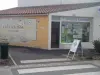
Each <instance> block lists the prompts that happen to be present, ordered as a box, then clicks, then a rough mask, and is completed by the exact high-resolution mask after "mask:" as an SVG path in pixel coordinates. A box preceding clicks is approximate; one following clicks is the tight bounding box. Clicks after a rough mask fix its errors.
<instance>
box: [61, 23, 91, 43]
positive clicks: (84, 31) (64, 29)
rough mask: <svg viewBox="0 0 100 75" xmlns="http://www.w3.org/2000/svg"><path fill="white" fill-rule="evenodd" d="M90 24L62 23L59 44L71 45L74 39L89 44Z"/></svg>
mask: <svg viewBox="0 0 100 75" xmlns="http://www.w3.org/2000/svg"><path fill="white" fill-rule="evenodd" d="M89 32H90V23H88V22H86V23H82V22H79V23H78V22H62V24H61V43H72V42H73V40H74V39H79V40H81V41H82V42H89Z"/></svg>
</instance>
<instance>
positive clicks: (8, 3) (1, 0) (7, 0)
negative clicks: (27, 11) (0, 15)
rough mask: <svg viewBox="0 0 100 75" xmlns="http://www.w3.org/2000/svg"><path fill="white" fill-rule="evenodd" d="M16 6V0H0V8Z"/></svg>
mask: <svg viewBox="0 0 100 75" xmlns="http://www.w3.org/2000/svg"><path fill="white" fill-rule="evenodd" d="M13 7H17V0H0V10H4V9H8V8H13Z"/></svg>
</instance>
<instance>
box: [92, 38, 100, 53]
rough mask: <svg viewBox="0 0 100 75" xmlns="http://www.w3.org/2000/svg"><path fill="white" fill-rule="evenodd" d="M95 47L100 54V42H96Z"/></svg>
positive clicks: (94, 42)
mask: <svg viewBox="0 0 100 75" xmlns="http://www.w3.org/2000/svg"><path fill="white" fill-rule="evenodd" d="M93 45H94V49H95V50H96V52H98V53H100V40H94V41H93Z"/></svg>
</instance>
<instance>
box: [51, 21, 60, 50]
mask: <svg viewBox="0 0 100 75" xmlns="http://www.w3.org/2000/svg"><path fill="white" fill-rule="evenodd" d="M53 22H57V23H59V32H58V34H59V45H58V47H57V48H52V38H51V49H59V48H60V38H61V37H60V35H61V34H60V32H61V28H60V27H61V22H60V21H51V37H52V23H53Z"/></svg>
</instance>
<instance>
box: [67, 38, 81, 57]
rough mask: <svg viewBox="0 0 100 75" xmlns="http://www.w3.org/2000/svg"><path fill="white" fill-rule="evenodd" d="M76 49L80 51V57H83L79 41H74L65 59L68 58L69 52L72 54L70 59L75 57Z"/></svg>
mask: <svg viewBox="0 0 100 75" xmlns="http://www.w3.org/2000/svg"><path fill="white" fill-rule="evenodd" d="M78 49H79V50H81V52H82V56H83V50H82V45H81V41H80V40H77V39H75V40H74V41H73V43H72V46H71V48H70V50H69V52H68V56H67V58H68V57H69V54H70V52H73V53H74V54H73V56H72V59H73V58H74V56H75V53H76V52H77V50H78Z"/></svg>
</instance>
